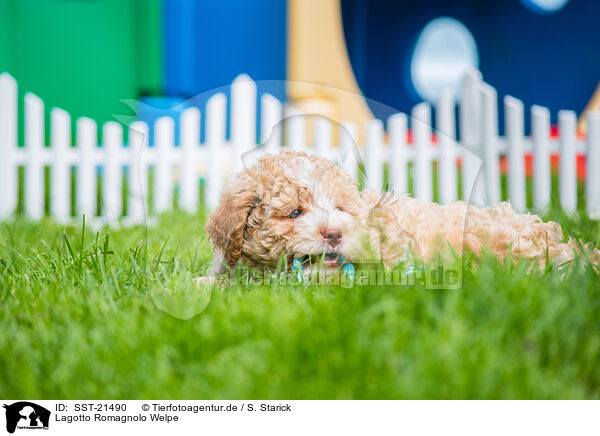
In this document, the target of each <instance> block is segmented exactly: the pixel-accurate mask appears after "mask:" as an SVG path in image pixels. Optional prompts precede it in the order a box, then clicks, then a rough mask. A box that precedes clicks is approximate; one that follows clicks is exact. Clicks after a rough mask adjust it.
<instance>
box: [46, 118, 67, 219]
mask: <svg viewBox="0 0 600 436" xmlns="http://www.w3.org/2000/svg"><path fill="white" fill-rule="evenodd" d="M50 145H51V150H52V163H51V166H50V179H51V183H50V185H51V187H52V191H51V193H50V194H51V196H50V206H51V209H50V210H51V211H52V216H53V217H54V219H55V220H57V221H58V222H60V223H65V222H67V221H68V220H69V218H70V215H71V213H70V212H71V201H70V200H71V189H70V188H71V178H70V174H71V168H70V167H69V165H68V163H67V153H68V152H69V149H70V148H71V116H70V115H69V114H68V113H67V112H66V111H64V110H62V109H59V108H54V109H52V111H51V112H50Z"/></svg>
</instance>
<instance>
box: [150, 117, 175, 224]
mask: <svg viewBox="0 0 600 436" xmlns="http://www.w3.org/2000/svg"><path fill="white" fill-rule="evenodd" d="M174 141H175V121H174V120H173V118H171V117H161V118H159V119H158V120H156V122H155V124H154V146H155V147H156V155H157V159H156V166H155V168H156V170H155V173H154V176H155V177H154V208H155V209H156V212H157V213H162V212H165V211H167V210H169V209H171V208H172V206H173V164H172V163H171V152H172V151H173V147H174Z"/></svg>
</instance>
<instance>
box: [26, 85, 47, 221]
mask: <svg viewBox="0 0 600 436" xmlns="http://www.w3.org/2000/svg"><path fill="white" fill-rule="evenodd" d="M25 146H26V152H27V167H26V169H25V210H26V211H27V214H28V215H29V217H31V218H32V219H36V220H37V219H40V218H41V217H42V216H43V215H44V168H43V166H42V160H41V154H42V152H43V150H44V103H43V102H42V100H41V99H40V98H39V97H38V96H37V95H34V94H32V93H30V92H28V93H27V94H26V95H25Z"/></svg>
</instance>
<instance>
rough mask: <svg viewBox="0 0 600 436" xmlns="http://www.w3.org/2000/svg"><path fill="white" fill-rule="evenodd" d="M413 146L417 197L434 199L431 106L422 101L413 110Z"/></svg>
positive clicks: (428, 199) (428, 200)
mask: <svg viewBox="0 0 600 436" xmlns="http://www.w3.org/2000/svg"><path fill="white" fill-rule="evenodd" d="M412 131H413V147H414V149H415V166H414V175H415V197H416V198H418V199H420V200H423V201H426V202H431V201H433V180H432V168H431V150H430V149H431V106H430V105H429V103H425V102H423V103H420V104H418V105H416V106H415V107H414V108H413V110H412Z"/></svg>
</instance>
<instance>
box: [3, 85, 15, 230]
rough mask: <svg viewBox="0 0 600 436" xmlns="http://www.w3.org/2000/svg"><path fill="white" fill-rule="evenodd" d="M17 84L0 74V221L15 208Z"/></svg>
mask: <svg viewBox="0 0 600 436" xmlns="http://www.w3.org/2000/svg"><path fill="white" fill-rule="evenodd" d="M16 153H17V82H16V80H15V79H14V78H13V77H12V76H11V75H10V74H8V73H2V74H0V191H1V192H2V195H0V220H2V219H4V218H7V217H8V216H10V215H11V214H12V213H13V212H14V211H15V208H16V207H17V191H18V182H17V164H16V162H15V157H16V156H15V155H16Z"/></svg>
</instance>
